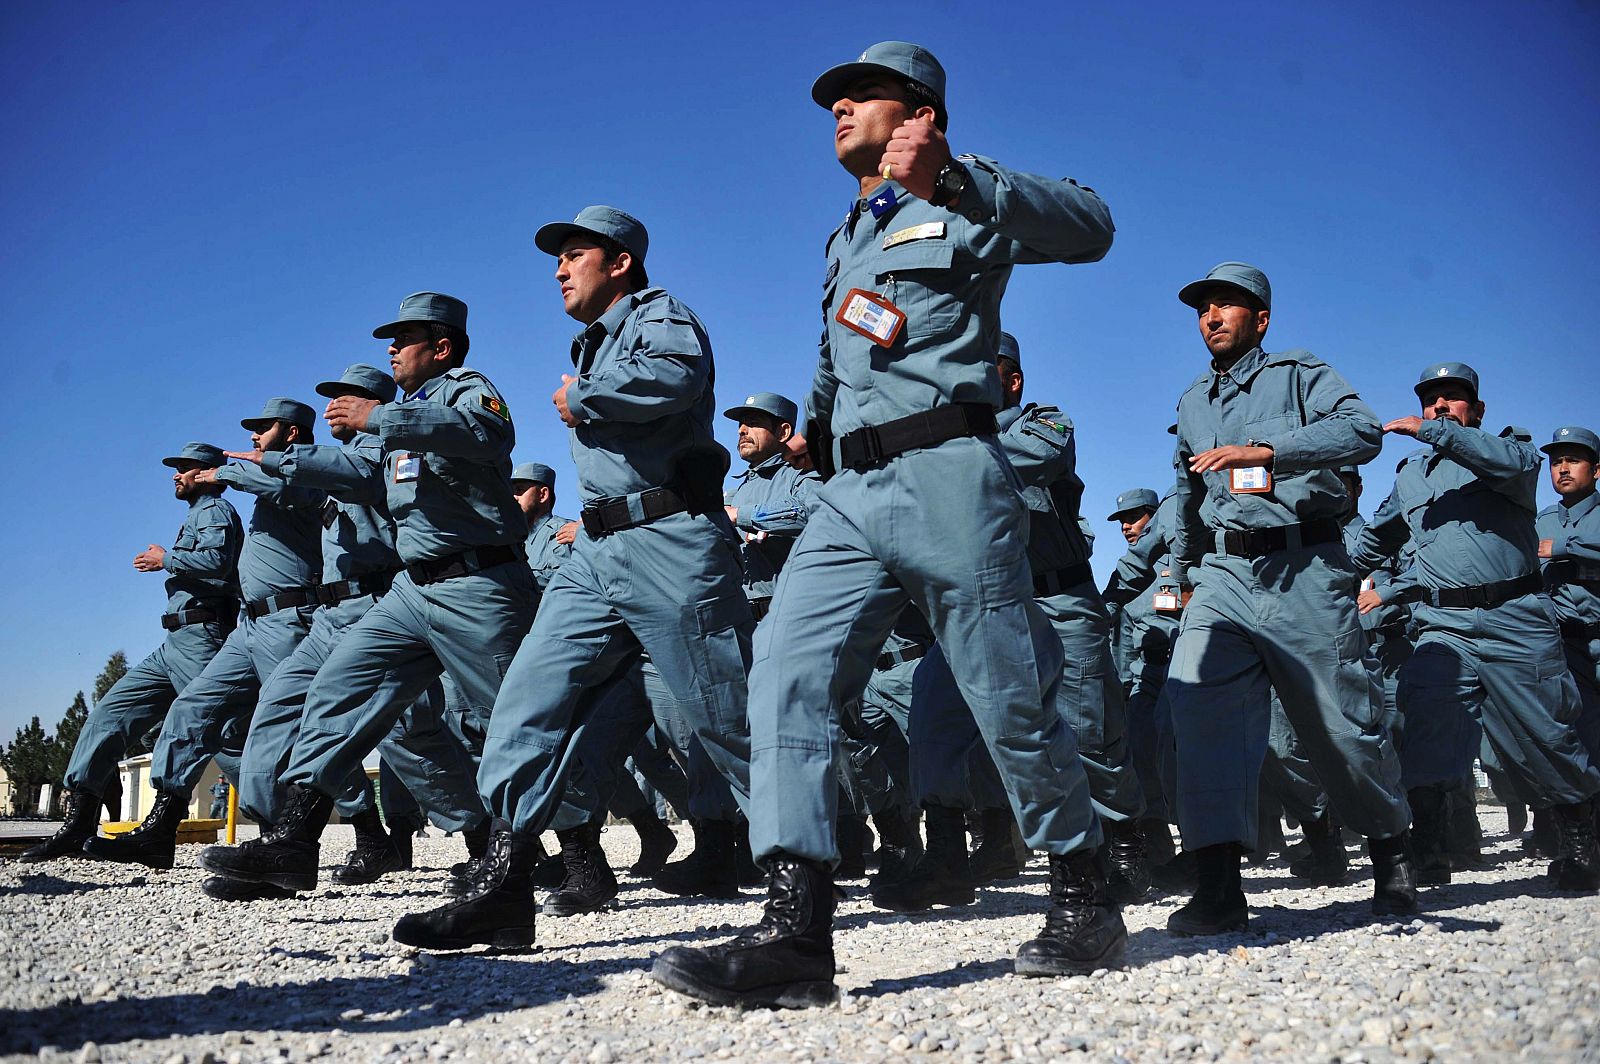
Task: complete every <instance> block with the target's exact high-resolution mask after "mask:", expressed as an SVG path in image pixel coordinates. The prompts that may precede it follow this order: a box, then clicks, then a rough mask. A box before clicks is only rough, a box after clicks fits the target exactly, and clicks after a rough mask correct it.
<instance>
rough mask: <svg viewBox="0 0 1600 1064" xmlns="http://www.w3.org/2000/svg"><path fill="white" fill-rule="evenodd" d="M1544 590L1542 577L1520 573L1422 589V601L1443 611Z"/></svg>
mask: <svg viewBox="0 0 1600 1064" xmlns="http://www.w3.org/2000/svg"><path fill="white" fill-rule="evenodd" d="M1543 590H1544V577H1543V576H1541V575H1540V574H1538V573H1523V574H1522V575H1521V576H1519V577H1517V578H1516V579H1514V580H1496V581H1495V582H1494V583H1492V584H1478V585H1476V586H1474V587H1441V588H1437V589H1434V588H1423V589H1422V601H1423V602H1426V603H1427V604H1428V605H1430V606H1438V607H1439V608H1440V609H1446V610H1466V609H1484V610H1487V609H1493V608H1494V607H1495V606H1499V605H1501V604H1503V603H1506V602H1510V601H1511V600H1512V599H1514V598H1521V597H1522V596H1523V595H1531V594H1533V593H1534V592H1535V591H1543Z"/></svg>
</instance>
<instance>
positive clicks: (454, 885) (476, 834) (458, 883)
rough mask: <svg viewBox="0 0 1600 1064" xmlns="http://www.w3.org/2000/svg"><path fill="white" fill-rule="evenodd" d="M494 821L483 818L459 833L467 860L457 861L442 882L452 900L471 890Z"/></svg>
mask: <svg viewBox="0 0 1600 1064" xmlns="http://www.w3.org/2000/svg"><path fill="white" fill-rule="evenodd" d="M493 823H494V821H493V820H492V819H491V818H489V817H484V818H483V819H482V820H481V821H479V822H478V823H477V824H474V825H473V826H472V827H470V828H466V829H464V830H463V831H462V832H461V838H462V839H463V840H464V841H465V842H466V844H467V859H466V860H465V861H457V862H456V863H455V864H453V865H451V866H450V878H449V879H447V880H445V881H444V892H445V893H446V894H448V895H450V896H451V897H452V898H459V897H461V896H462V895H463V894H465V893H466V892H467V891H469V890H471V889H472V880H473V877H475V876H476V875H477V874H478V866H479V865H480V864H482V863H483V855H484V853H485V852H487V851H488V849H489V826H490V825H491V824H493ZM539 855H540V856H541V857H542V856H543V855H544V847H543V846H540V847H539Z"/></svg>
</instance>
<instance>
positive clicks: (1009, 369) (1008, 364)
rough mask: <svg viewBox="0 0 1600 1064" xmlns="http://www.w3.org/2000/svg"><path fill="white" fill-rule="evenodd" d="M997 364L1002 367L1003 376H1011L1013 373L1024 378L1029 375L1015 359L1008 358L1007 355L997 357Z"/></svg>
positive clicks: (1001, 373)
mask: <svg viewBox="0 0 1600 1064" xmlns="http://www.w3.org/2000/svg"><path fill="white" fill-rule="evenodd" d="M995 364H996V365H998V366H999V367H1000V375H1001V376H1002V377H1009V376H1010V375H1011V374H1013V373H1015V374H1017V375H1019V376H1021V377H1023V378H1026V377H1027V374H1026V373H1023V372H1022V367H1021V366H1020V365H1018V364H1017V363H1016V362H1015V361H1014V360H1012V359H1009V358H1007V357H1006V356H1005V355H1001V356H1000V357H999V358H997V359H995Z"/></svg>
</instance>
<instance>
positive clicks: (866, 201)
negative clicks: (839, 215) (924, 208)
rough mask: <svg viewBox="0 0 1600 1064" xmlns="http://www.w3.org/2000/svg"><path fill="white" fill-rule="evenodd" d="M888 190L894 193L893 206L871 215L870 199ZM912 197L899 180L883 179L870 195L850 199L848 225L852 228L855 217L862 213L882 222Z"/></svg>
mask: <svg viewBox="0 0 1600 1064" xmlns="http://www.w3.org/2000/svg"><path fill="white" fill-rule="evenodd" d="M888 192H893V193H894V197H895V202H894V206H892V207H890V208H889V209H888V210H886V211H884V212H883V213H882V214H881V215H876V216H873V215H872V201H873V200H875V199H877V198H878V197H880V196H885V195H886V193H888ZM914 198H915V197H913V196H912V195H911V193H909V192H907V191H906V187H905V186H904V185H902V184H901V183H900V182H898V181H895V180H893V179H891V180H888V181H885V182H883V183H882V184H881V185H879V186H878V187H877V188H875V189H873V190H872V195H870V196H862V197H860V198H859V199H855V200H852V201H851V203H850V213H849V215H848V221H849V227H850V228H851V229H854V228H855V223H856V221H857V219H859V218H860V217H861V216H862V215H868V216H871V217H872V218H873V221H874V222H882V221H883V220H884V219H886V218H890V217H892V216H893V215H895V214H896V213H898V212H899V210H900V208H901V207H903V206H905V204H906V201H907V200H910V199H914Z"/></svg>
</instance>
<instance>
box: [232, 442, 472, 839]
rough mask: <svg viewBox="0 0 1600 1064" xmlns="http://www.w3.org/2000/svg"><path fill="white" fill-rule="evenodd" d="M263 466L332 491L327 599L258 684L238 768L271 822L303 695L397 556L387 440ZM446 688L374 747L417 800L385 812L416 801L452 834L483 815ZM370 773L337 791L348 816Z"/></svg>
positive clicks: (246, 802)
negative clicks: (454, 730) (448, 720)
mask: <svg viewBox="0 0 1600 1064" xmlns="http://www.w3.org/2000/svg"><path fill="white" fill-rule="evenodd" d="M261 468H262V470H263V471H264V472H266V473H267V474H268V475H270V476H274V477H277V478H278V479H280V480H282V481H283V482H284V483H286V484H291V485H297V486H299V487H308V488H319V489H321V490H323V491H326V492H327V493H328V500H327V502H326V503H325V504H324V506H323V512H322V588H321V590H322V594H323V602H324V605H323V606H322V608H321V609H319V610H317V612H316V615H315V616H314V617H313V618H312V621H311V631H310V632H309V633H308V634H307V635H306V638H305V639H303V640H302V641H301V643H300V645H299V646H298V647H297V648H295V652H294V653H293V654H291V655H289V657H288V658H286V659H284V661H283V662H282V663H281V664H280V665H279V666H278V667H277V669H275V670H274V671H273V673H272V676H271V677H270V678H268V680H267V682H266V684H265V685H264V686H263V687H262V688H261V696H260V699H259V701H258V702H257V704H256V710H255V714H254V716H252V717H251V720H250V735H249V737H248V738H247V739H246V740H245V747H244V761H243V764H242V765H241V767H240V772H239V806H240V809H242V810H243V811H245V812H246V813H247V814H248V815H249V816H250V817H252V818H254V819H255V820H257V821H259V822H261V823H265V824H271V823H274V822H275V821H276V820H277V819H278V817H280V816H281V815H282V813H283V801H284V798H285V788H284V787H283V785H282V784H281V783H280V782H279V777H280V776H281V775H282V774H283V770H284V769H285V768H287V767H288V764H289V756H290V753H291V751H292V750H293V749H294V744H295V740H296V738H297V737H298V736H299V733H300V721H301V716H302V714H303V713H304V711H305V701H306V695H307V693H308V692H309V691H310V690H311V684H312V681H313V680H314V679H315V678H316V675H317V672H318V671H319V670H320V669H321V668H322V666H323V664H324V663H325V662H326V661H327V660H328V656H329V654H331V653H332V652H333V648H334V647H335V646H337V645H338V643H339V641H340V640H341V639H342V638H344V635H345V633H346V632H348V631H350V630H351V629H352V628H353V627H354V626H355V624H356V623H357V622H358V621H360V620H361V618H362V617H365V616H366V614H367V611H368V610H370V609H371V608H372V607H373V606H374V605H376V604H377V602H378V601H379V600H380V599H381V598H382V597H383V596H384V594H385V593H386V592H387V591H388V589H389V584H390V582H391V580H392V579H393V576H394V573H395V571H396V570H397V569H399V567H400V556H399V555H398V554H396V553H395V549H394V523H393V521H391V520H390V518H389V513H388V510H387V508H386V506H385V503H386V501H387V493H386V491H385V489H384V476H383V473H384V462H383V443H382V441H380V440H379V439H378V437H376V436H374V435H372V434H370V433H361V434H359V435H357V436H356V437H355V438H354V439H353V440H351V441H350V442H349V443H348V444H346V445H344V446H342V447H341V446H334V445H321V446H319V445H316V444H309V445H306V444H294V445H292V446H290V447H289V448H288V449H287V450H285V451H280V452H269V453H267V454H264V455H262V458H261ZM443 717H444V694H443V691H442V690H440V688H439V687H438V686H437V685H435V686H432V687H430V688H429V689H428V691H427V692H426V693H425V694H424V695H423V696H422V697H421V698H420V699H418V700H417V702H416V704H414V705H413V706H412V707H411V708H409V709H407V710H406V712H405V714H404V715H403V716H402V718H401V719H400V720H399V721H398V722H397V723H396V724H395V727H394V729H393V730H392V731H391V732H390V734H389V736H388V737H386V738H385V739H384V741H383V743H382V744H380V747H379V748H380V750H381V751H382V756H383V760H384V762H385V763H386V764H387V765H388V766H389V775H390V776H392V777H394V782H395V783H396V784H400V785H403V786H404V788H405V789H406V790H407V791H408V792H409V793H410V796H411V797H412V798H414V799H416V801H415V802H414V803H408V801H407V800H406V799H405V798H404V797H402V796H401V795H398V794H396V793H394V790H393V788H392V787H391V788H390V789H389V793H387V794H386V795H385V800H384V806H385V809H386V811H387V812H390V813H394V812H397V811H398V810H399V809H404V808H407V806H408V805H411V804H420V805H421V807H423V808H424V809H426V810H427V812H428V813H429V814H430V818H431V819H432V820H433V821H434V823H436V824H438V825H439V826H440V827H441V828H444V829H445V830H449V831H455V830H459V829H461V828H466V827H471V826H473V825H474V824H477V823H478V822H480V821H481V820H482V819H483V817H484V811H483V803H482V802H480V801H479V800H478V789H477V782H476V775H477V764H476V763H475V762H474V760H473V758H472V756H471V755H470V754H469V753H468V751H467V749H466V747H465V746H464V745H463V744H462V743H461V742H460V741H459V740H458V739H457V738H456V737H455V736H454V735H452V734H451V733H450V732H449V730H448V729H447V728H446V726H445V722H444V719H443ZM366 782H367V778H366V773H365V772H364V771H359V770H358V771H357V772H356V773H355V774H354V775H353V776H352V777H351V780H350V781H349V784H348V786H347V787H346V788H345V790H344V791H343V793H342V794H341V795H339V798H340V802H339V811H340V812H341V813H344V814H345V815H347V816H348V815H350V814H352V813H356V812H359V811H360V810H361V809H363V808H365V807H366V804H367V794H366Z"/></svg>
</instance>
